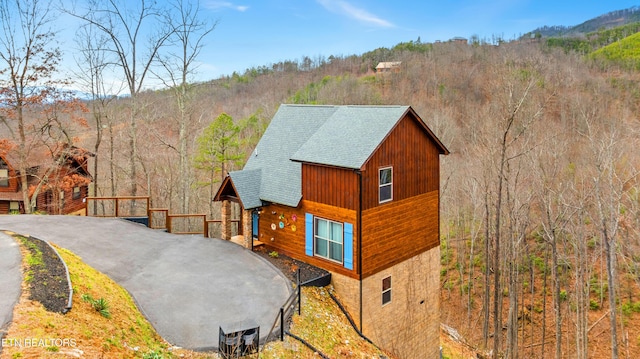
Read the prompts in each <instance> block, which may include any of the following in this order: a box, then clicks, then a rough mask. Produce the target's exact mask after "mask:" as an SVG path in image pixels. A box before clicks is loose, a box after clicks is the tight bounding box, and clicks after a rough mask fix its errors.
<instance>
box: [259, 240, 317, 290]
mask: <svg viewBox="0 0 640 359" xmlns="http://www.w3.org/2000/svg"><path fill="white" fill-rule="evenodd" d="M254 252H255V253H256V254H258V255H260V256H262V257H263V258H265V259H266V260H268V261H269V262H271V264H273V265H274V266H275V267H276V268H278V269H279V270H280V271H281V272H282V273H283V274H284V275H285V276H286V277H287V278H289V280H290V281H291V282H293V283H296V280H297V279H296V277H297V274H296V273H297V271H298V269H300V282H302V283H304V282H306V281H309V280H312V279H316V278H319V277H322V276H324V275H326V274H328V273H329V272H327V271H326V270H324V269H320V268H318V267H316V266H312V265H311V264H307V263H305V262H301V261H299V260H297V259H293V258H291V257H289V256H286V255H284V254H282V253H278V254H277V256H276V255H275V254H273V255H270V254H269V253H272V252H269V251H267V249H265V248H264V247H259V248H256V249H255V250H254Z"/></svg>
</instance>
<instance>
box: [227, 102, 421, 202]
mask: <svg viewBox="0 0 640 359" xmlns="http://www.w3.org/2000/svg"><path fill="white" fill-rule="evenodd" d="M408 110H409V106H314V105H281V106H280V108H279V109H278V112H277V113H276V114H275V115H274V117H273V119H272V120H271V123H270V124H269V127H268V128H267V130H266V131H265V133H264V135H263V136H262V138H261V139H260V142H259V143H258V145H257V146H256V148H255V150H254V152H253V153H252V154H251V156H250V158H249V160H248V161H247V164H246V165H245V167H244V169H243V170H241V171H235V172H232V173H231V174H230V176H231V180H232V181H233V184H234V186H235V188H236V190H237V192H238V195H239V196H240V198H241V200H242V203H243V205H244V208H245V209H251V208H256V207H260V206H261V205H262V203H263V202H274V203H280V204H284V205H287V206H291V207H297V206H298V203H299V202H300V199H301V198H302V188H301V186H302V179H301V176H302V173H301V172H302V163H301V162H310V163H317V164H324V165H330V166H337V167H344V168H352V169H358V168H361V167H362V165H364V163H365V162H366V161H367V159H368V158H369V157H370V156H371V154H372V153H373V152H374V151H375V149H376V148H377V147H378V146H379V145H380V143H381V142H382V141H383V140H384V138H385V137H386V136H387V135H388V134H389V132H390V131H391V129H392V128H393V127H394V126H395V125H396V124H397V123H398V121H399V120H400V119H401V118H402V117H403V116H404V114H405V113H406V112H407V111H408Z"/></svg>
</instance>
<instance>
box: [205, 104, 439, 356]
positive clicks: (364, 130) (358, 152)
mask: <svg viewBox="0 0 640 359" xmlns="http://www.w3.org/2000/svg"><path fill="white" fill-rule="evenodd" d="M448 153H449V151H448V150H447V148H446V147H445V146H444V145H443V144H442V143H441V142H440V140H438V138H437V137H436V136H435V135H434V134H433V132H432V131H431V130H430V129H429V128H428V127H427V125H426V124H425V123H424V122H423V121H422V119H421V118H420V117H419V116H418V115H417V114H416V113H415V111H414V110H413V109H412V108H411V107H409V106H309V105H282V106H281V107H280V108H279V110H278V112H277V113H276V114H275V116H274V117H273V119H272V121H271V123H270V125H269V127H268V128H267V130H266V131H265V133H264V135H263V137H262V139H261V140H260V142H259V143H258V145H257V146H256V149H255V150H254V152H253V153H252V154H251V156H250V158H249V160H248V161H247V164H246V165H245V167H244V169H243V170H241V171H235V172H231V173H230V174H229V176H228V177H226V179H225V180H224V181H223V183H222V185H221V187H220V189H219V190H218V192H217V194H216V196H215V197H214V200H216V201H222V208H223V211H222V214H223V218H222V220H223V239H230V234H231V229H230V228H231V223H230V221H229V220H230V210H229V209H230V202H237V203H239V204H240V206H241V208H242V209H243V216H242V217H243V218H242V226H241V229H242V232H243V235H244V240H245V242H244V243H245V245H246V246H247V247H250V246H251V243H252V239H253V238H255V239H258V240H259V241H261V242H263V243H264V244H265V245H266V247H267V248H268V250H274V251H277V252H280V253H284V254H287V255H289V256H291V257H293V258H296V259H299V260H302V261H304V262H307V263H310V264H312V265H315V266H317V267H321V268H324V269H326V270H329V271H330V272H331V273H332V284H333V285H334V287H335V289H336V292H337V293H338V295H339V297H340V298H341V300H342V301H343V302H344V303H345V305H346V307H347V309H348V310H349V312H350V314H351V316H352V317H353V318H354V320H355V322H356V324H357V325H358V326H359V329H360V330H361V331H362V333H363V334H364V335H365V336H367V337H369V338H370V339H371V340H372V341H373V342H374V343H376V344H377V345H379V346H381V347H383V348H385V349H387V350H389V351H391V352H393V353H395V354H397V355H398V356H399V357H402V358H435V357H437V356H438V355H439V332H440V300H439V298H440V288H439V285H440V247H439V245H440V234H439V231H440V229H439V186H440V179H439V174H440V170H439V166H440V165H439V163H440V159H439V156H440V155H442V154H448Z"/></svg>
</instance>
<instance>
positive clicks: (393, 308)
mask: <svg viewBox="0 0 640 359" xmlns="http://www.w3.org/2000/svg"><path fill="white" fill-rule="evenodd" d="M389 276H390V277H391V301H390V302H388V303H386V304H382V280H383V279H384V278H386V277H389ZM332 277H333V278H332V284H333V285H334V288H335V290H336V292H337V293H338V295H339V297H340V299H341V301H342V302H343V304H344V305H345V306H346V307H347V310H348V311H349V313H350V314H351V316H352V318H353V319H354V321H355V323H356V325H360V307H359V301H360V283H359V281H358V280H357V279H352V278H349V277H345V276H340V275H335V274H332ZM362 326H363V327H362V333H363V334H364V335H365V336H366V337H368V338H369V339H371V340H372V341H373V342H374V343H375V344H376V345H378V346H379V347H381V348H384V349H385V350H388V351H389V352H391V353H393V354H394V355H396V356H397V357H398V358H402V359H405V358H406V359H411V358H416V359H417V358H420V359H421V358H438V357H439V355H440V247H435V248H433V249H431V250H429V251H426V252H424V253H422V254H419V255H417V256H415V257H413V258H410V259H408V260H405V261H404V262H401V263H399V264H397V265H395V266H393V267H391V268H388V269H385V270H383V271H381V272H379V273H376V274H374V275H372V276H370V277H367V278H365V279H364V280H363V281H362Z"/></svg>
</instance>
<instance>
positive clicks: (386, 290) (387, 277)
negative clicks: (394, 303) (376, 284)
mask: <svg viewBox="0 0 640 359" xmlns="http://www.w3.org/2000/svg"><path fill="white" fill-rule="evenodd" d="M387 279H388V280H389V287H388V288H387V289H385V288H384V284H385V283H384V281H385V280H387ZM392 289H393V284H392V281H391V276H390V275H388V276H386V277H384V278H382V291H381V293H382V295H381V298H382V306H385V305H387V304H389V303H391V298H392V297H393V295H392V292H391V290H392ZM387 293H388V294H389V299H388V300H387V301H386V302H385V298H384V296H385V294H387Z"/></svg>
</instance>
